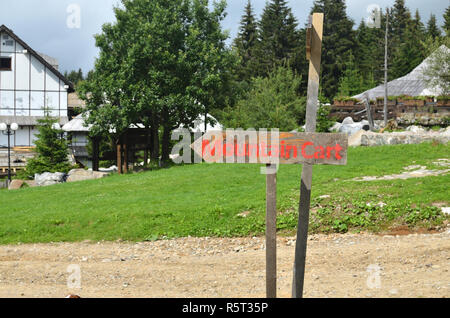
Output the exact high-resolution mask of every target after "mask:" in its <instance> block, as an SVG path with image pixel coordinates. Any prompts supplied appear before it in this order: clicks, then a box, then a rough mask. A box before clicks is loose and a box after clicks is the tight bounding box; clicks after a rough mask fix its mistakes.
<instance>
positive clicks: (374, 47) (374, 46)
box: [354, 15, 385, 87]
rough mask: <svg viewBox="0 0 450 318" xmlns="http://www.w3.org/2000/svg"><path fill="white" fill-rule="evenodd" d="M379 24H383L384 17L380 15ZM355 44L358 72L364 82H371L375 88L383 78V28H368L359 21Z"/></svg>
mask: <svg viewBox="0 0 450 318" xmlns="http://www.w3.org/2000/svg"><path fill="white" fill-rule="evenodd" d="M381 22H382V24H384V23H385V16H384V15H381ZM384 25H385V24H384ZM356 42H357V49H356V50H355V54H354V55H355V61H356V65H357V67H358V70H359V72H360V73H361V74H362V75H363V77H364V80H365V81H367V82H372V83H373V84H374V86H376V83H378V82H380V81H382V79H383V76H384V73H383V68H384V67H383V65H384V64H383V63H384V27H380V28H369V27H368V26H367V25H366V24H365V22H364V21H361V23H360V25H359V27H358V29H357V30H356ZM374 86H373V87H374Z"/></svg>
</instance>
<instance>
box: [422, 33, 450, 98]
mask: <svg viewBox="0 0 450 318" xmlns="http://www.w3.org/2000/svg"><path fill="white" fill-rule="evenodd" d="M445 45H446V46H447V48H446V49H443V50H441V49H436V50H435V51H434V52H433V54H432V55H431V56H430V62H429V63H428V65H427V67H426V68H425V69H424V70H423V79H424V80H425V82H426V83H427V84H428V85H429V86H430V87H434V88H436V89H439V90H440V91H441V93H442V95H450V77H449V75H448V74H449V70H450V49H449V48H448V47H449V46H450V38H447V39H446V40H445Z"/></svg>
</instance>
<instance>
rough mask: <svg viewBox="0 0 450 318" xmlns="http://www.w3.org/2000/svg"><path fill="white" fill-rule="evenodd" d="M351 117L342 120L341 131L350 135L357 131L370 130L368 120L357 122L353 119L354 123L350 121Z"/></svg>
mask: <svg viewBox="0 0 450 318" xmlns="http://www.w3.org/2000/svg"><path fill="white" fill-rule="evenodd" d="M347 119H349V120H347ZM350 119H351V118H350V117H348V118H346V119H344V121H343V122H342V125H341V127H340V128H339V132H341V133H345V134H347V135H349V136H351V135H353V134H355V133H357V132H358V131H360V130H365V131H367V130H369V122H368V121H367V120H363V121H361V122H358V123H355V122H353V120H352V123H350Z"/></svg>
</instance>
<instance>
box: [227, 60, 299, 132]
mask: <svg viewBox="0 0 450 318" xmlns="http://www.w3.org/2000/svg"><path fill="white" fill-rule="evenodd" d="M300 83H301V77H299V76H297V75H295V74H294V73H293V72H292V70H291V69H289V68H287V67H283V66H281V67H278V68H276V69H275V70H274V71H272V72H271V73H270V74H269V76H268V77H267V78H261V77H258V78H253V79H252V81H251V85H250V87H251V88H250V90H249V91H248V93H247V94H245V96H244V97H243V98H242V99H241V100H240V101H238V102H237V104H236V105H235V106H234V107H229V108H227V109H226V110H225V111H224V112H223V115H222V116H221V117H222V123H223V125H224V126H225V127H227V128H244V129H248V128H255V129H259V128H268V129H270V128H279V129H280V130H281V131H291V130H294V129H298V128H299V127H300V126H302V125H303V124H304V121H305V112H306V99H305V98H304V97H299V95H298V91H299V87H300Z"/></svg>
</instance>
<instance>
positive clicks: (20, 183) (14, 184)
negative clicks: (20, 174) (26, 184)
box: [8, 180, 23, 190]
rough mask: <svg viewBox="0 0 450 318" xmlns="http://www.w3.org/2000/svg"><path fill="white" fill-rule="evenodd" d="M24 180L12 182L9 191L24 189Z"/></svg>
mask: <svg viewBox="0 0 450 318" xmlns="http://www.w3.org/2000/svg"><path fill="white" fill-rule="evenodd" d="M22 186H23V180H12V181H11V183H10V184H9V187H8V190H18V189H20V188H22Z"/></svg>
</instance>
